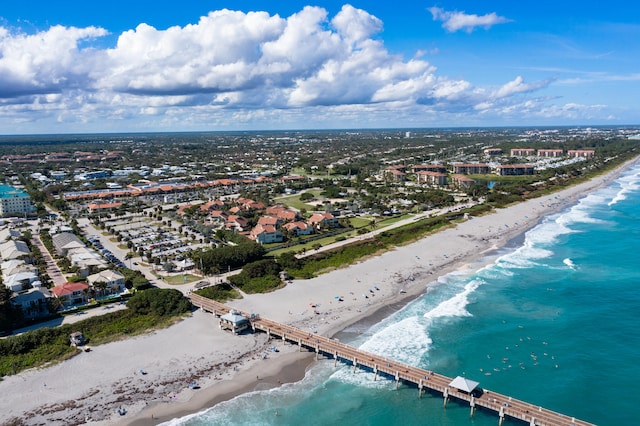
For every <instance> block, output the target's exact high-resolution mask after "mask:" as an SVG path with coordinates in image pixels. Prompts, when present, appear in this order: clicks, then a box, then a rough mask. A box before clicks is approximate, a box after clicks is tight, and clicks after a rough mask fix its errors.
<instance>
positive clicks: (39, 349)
mask: <svg viewBox="0 0 640 426" xmlns="http://www.w3.org/2000/svg"><path fill="white" fill-rule="evenodd" d="M127 308H128V309H123V310H118V311H113V312H109V313H107V314H104V315H100V316H93V317H91V318H87V319H86V320H83V321H79V322H77V323H74V324H65V325H62V326H60V327H55V328H54V327H42V328H38V329H35V330H32V331H28V332H26V333H23V334H20V335H17V336H9V337H6V338H4V339H2V340H0V377H2V376H6V375H10V374H17V373H19V372H20V371H22V370H25V369H28V368H33V367H40V366H43V365H46V364H50V363H55V362H60V361H63V360H65V359H68V358H70V357H72V356H74V355H77V354H78V353H80V352H81V351H80V349H78V348H76V347H73V346H71V345H70V341H69V336H70V334H71V333H73V332H81V333H82V334H83V336H84V337H85V339H86V341H87V344H88V345H91V346H94V345H100V344H104V343H108V342H112V341H115V340H118V339H121V338H123V337H126V336H132V335H137V334H141V333H145V332H148V331H149V330H152V329H156V328H162V327H167V326H169V325H171V324H173V323H174V322H175V321H176V320H178V319H179V318H181V317H182V316H183V315H184V314H185V313H187V312H189V311H190V309H191V304H190V302H189V301H188V300H187V299H186V298H185V297H184V296H183V295H182V293H181V292H180V291H178V290H173V289H149V290H145V291H140V292H138V293H136V294H135V295H134V296H133V297H132V298H131V299H130V300H129V301H128V302H127Z"/></svg>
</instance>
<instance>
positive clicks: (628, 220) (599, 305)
mask: <svg viewBox="0 0 640 426" xmlns="http://www.w3.org/2000/svg"><path fill="white" fill-rule="evenodd" d="M544 201H545V200H541V202H544ZM639 207H640V165H636V166H634V167H632V168H631V169H629V170H627V172H626V173H624V174H623V175H622V176H621V177H620V178H619V179H618V180H616V181H615V182H614V183H613V184H611V185H609V186H608V187H606V188H604V189H601V190H598V191H596V192H594V193H592V194H588V195H585V197H584V198H583V199H582V200H580V202H579V203H578V204H576V205H575V206H572V207H569V208H567V209H566V210H565V211H563V212H561V213H559V214H556V215H554V216H550V217H547V218H545V219H544V220H543V221H542V222H541V223H540V224H539V225H538V226H537V227H535V228H534V229H532V230H530V231H529V232H528V233H527V234H526V235H525V236H524V238H520V239H519V240H518V241H514V242H513V243H512V244H511V247H506V248H504V249H502V250H501V251H500V252H499V253H495V254H494V255H493V256H492V259H491V260H492V262H491V263H490V264H489V266H485V267H480V265H481V264H479V266H478V268H479V269H478V270H476V271H475V272H474V273H473V274H471V275H470V274H455V273H454V274H450V275H448V276H446V277H444V278H441V279H440V280H439V281H438V282H434V283H430V285H429V287H428V291H427V293H426V294H425V295H424V296H422V297H420V298H419V299H417V300H416V301H414V302H412V303H410V304H409V305H407V306H406V307H405V308H404V309H402V310H401V311H399V312H397V313H396V314H394V315H392V316H391V317H389V318H386V319H385V320H383V321H382V322H380V323H377V324H374V325H373V326H371V327H369V326H367V327H366V328H365V327H363V325H362V324H360V325H355V326H354V327H352V328H351V329H347V330H346V333H345V334H344V336H352V340H351V343H353V344H355V345H357V346H361V347H362V348H363V349H365V350H368V351H371V352H376V353H379V354H382V355H386V356H389V357H392V358H395V359H398V360H402V361H405V362H408V363H411V364H414V365H420V366H421V367H423V368H426V369H431V370H434V371H437V372H439V373H442V374H445V375H448V376H451V377H455V376H456V375H465V376H466V377H468V378H470V379H473V380H476V381H479V382H480V386H481V387H483V388H486V389H491V390H494V391H496V392H500V393H503V394H507V395H511V396H513V397H515V398H519V399H523V400H526V401H528V402H531V403H534V404H539V405H541V406H544V407H546V408H549V409H553V410H556V411H559V412H561V413H564V414H567V415H569V416H575V417H577V418H580V419H583V420H587V421H590V422H593V423H596V424H599V425H631V424H638V423H640V421H639V420H638V418H637V416H638V415H637V412H636V411H637V410H636V407H637V401H636V400H635V396H634V394H635V387H636V386H637V384H638V383H640V362H638V361H640V355H639V354H640V253H639V252H640V208H639ZM483 264H486V261H485V262H484V263H483ZM425 284H427V283H426V282H425ZM417 395H418V393H417V390H416V389H415V388H413V387H409V386H407V385H404V386H402V385H401V387H400V389H399V390H397V391H396V390H395V384H394V382H393V381H391V380H380V379H379V380H378V381H376V382H374V381H373V375H372V373H367V372H364V371H360V370H359V371H357V372H356V373H355V374H354V373H353V371H352V368H350V367H348V366H346V365H343V366H342V367H340V366H339V367H338V368H334V367H333V362H332V361H326V362H319V363H317V364H315V365H314V366H313V367H312V368H311V369H310V370H309V371H308V373H307V376H306V378H305V379H304V380H303V381H301V382H299V383H295V384H289V385H285V386H283V387H281V388H278V389H271V390H267V391H259V392H253V393H249V394H245V395H242V396H239V397H237V398H235V399H233V400H231V401H228V402H225V403H222V404H219V405H217V406H215V407H213V408H212V409H209V410H206V411H203V412H200V413H196V414H193V415H191V416H187V417H184V418H181V419H176V420H174V421H172V422H171V423H172V424H175V425H189V426H201V425H301V424H305V425H332V424H352V425H434V426H435V425H437V426H441V425H496V424H497V423H498V421H497V416H496V415H495V414H490V413H487V412H484V413H483V412H482V411H478V412H476V414H475V415H474V416H473V418H470V417H469V408H468V407H467V406H465V405H463V404H462V403H455V402H450V403H449V404H448V405H447V408H446V409H444V408H443V403H442V402H443V401H442V398H441V397H440V396H436V395H435V394H433V395H432V394H426V395H425V396H423V397H422V398H421V399H418V397H417ZM276 414H277V415H276ZM505 424H518V423H516V422H515V421H506V422H505Z"/></svg>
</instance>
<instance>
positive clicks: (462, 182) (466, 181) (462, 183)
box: [451, 175, 475, 189]
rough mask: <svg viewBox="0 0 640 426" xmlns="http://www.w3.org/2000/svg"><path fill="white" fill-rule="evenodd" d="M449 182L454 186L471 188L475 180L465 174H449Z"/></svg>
mask: <svg viewBox="0 0 640 426" xmlns="http://www.w3.org/2000/svg"><path fill="white" fill-rule="evenodd" d="M451 183H452V184H453V186H455V187H456V188H462V189H466V188H471V187H472V186H473V184H474V183H475V180H473V179H471V178H470V177H469V176H465V175H452V176H451Z"/></svg>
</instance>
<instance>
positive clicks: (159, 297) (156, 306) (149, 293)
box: [127, 288, 191, 316]
mask: <svg viewBox="0 0 640 426" xmlns="http://www.w3.org/2000/svg"><path fill="white" fill-rule="evenodd" d="M127 308H129V309H130V310H131V312H132V313H133V314H136V315H156V316H173V315H180V314H183V313H185V312H188V311H190V310H191V302H189V300H188V299H187V298H186V297H184V295H183V294H182V293H181V292H180V291H178V290H175V289H172V288H169V289H165V288H151V289H149V290H145V291H140V292H137V293H136V294H135V295H134V296H133V297H132V298H131V299H129V301H128V302H127Z"/></svg>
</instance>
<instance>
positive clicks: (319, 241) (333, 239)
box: [269, 231, 355, 257]
mask: <svg viewBox="0 0 640 426" xmlns="http://www.w3.org/2000/svg"><path fill="white" fill-rule="evenodd" d="M354 235H355V232H354V231H347V232H344V233H342V234H337V235H332V236H330V237H326V238H320V239H317V240H313V241H309V242H308V243H303V244H297V245H295V246H291V247H285V248H281V249H279V250H274V251H270V252H269V256H274V257H276V256H279V255H281V254H282V253H286V252H288V251H294V252H299V251H301V250H302V249H305V250H306V251H308V252H311V251H313V246H315V245H316V244H320V245H321V246H326V245H327V244H331V243H335V242H336V238H338V237H345V238H350V237H353V236H354Z"/></svg>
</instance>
